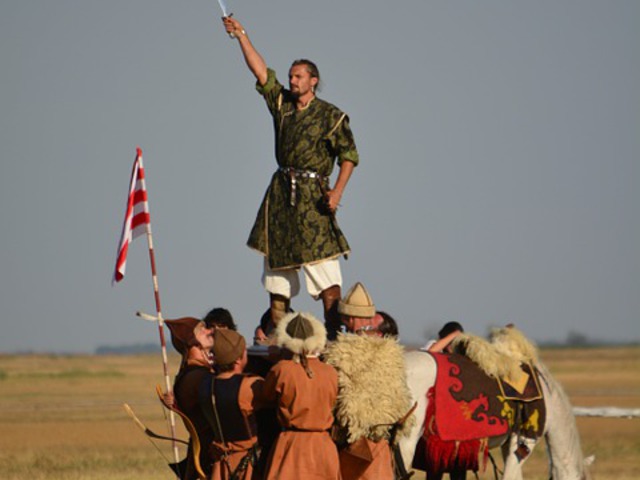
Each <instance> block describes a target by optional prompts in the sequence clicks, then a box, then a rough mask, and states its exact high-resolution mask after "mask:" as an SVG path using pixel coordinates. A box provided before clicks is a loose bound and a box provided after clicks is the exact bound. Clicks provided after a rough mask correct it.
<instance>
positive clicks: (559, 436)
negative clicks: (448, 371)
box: [399, 351, 591, 480]
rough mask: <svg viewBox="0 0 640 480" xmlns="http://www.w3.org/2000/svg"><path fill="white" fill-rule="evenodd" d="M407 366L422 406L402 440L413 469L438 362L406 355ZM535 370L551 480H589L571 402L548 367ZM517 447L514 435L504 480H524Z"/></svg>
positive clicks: (505, 446) (506, 444)
mask: <svg viewBox="0 0 640 480" xmlns="http://www.w3.org/2000/svg"><path fill="white" fill-rule="evenodd" d="M405 363H406V372H407V384H408V386H409V389H410V391H411V395H412V396H413V400H414V401H415V402H418V407H417V408H416V410H415V415H416V424H415V426H414V427H413V428H412V429H411V431H410V432H409V434H408V435H407V436H405V437H402V438H401V439H400V440H399V445H400V450H401V452H402V458H403V460H404V463H405V465H406V466H407V468H409V467H410V466H411V462H412V460H413V456H414V454H415V450H416V445H417V443H418V440H419V439H420V436H421V435H422V432H423V429H424V422H425V416H426V412H427V391H428V390H429V388H431V387H432V386H433V385H434V383H435V379H436V368H437V367H436V362H435V360H434V358H433V357H432V356H431V355H430V354H428V353H426V352H421V351H412V352H406V353H405ZM535 366H536V367H537V368H538V370H539V372H540V377H541V382H540V384H541V387H542V391H543V394H544V401H545V406H546V415H547V417H546V424H545V428H544V437H545V440H546V444H547V452H548V457H549V467H550V473H551V478H552V479H553V480H589V479H590V478H591V476H590V474H589V471H588V469H587V463H586V462H585V460H584V458H583V455H582V449H581V448H580V437H579V435H578V430H577V427H576V422H575V418H574V416H573V411H572V408H571V404H570V403H569V399H568V397H567V395H566V393H565V392H564V390H563V389H562V387H561V386H560V384H559V383H558V382H557V381H556V380H555V379H554V378H553V377H552V376H551V375H550V373H549V371H548V370H547V369H546V368H545V367H544V365H541V364H540V363H539V362H538V363H536V365H535ZM528 442H529V443H527V447H529V450H533V447H534V446H535V443H536V442H535V441H533V440H529V441H528ZM517 444H518V438H517V436H516V435H515V434H513V435H511V436H509V437H506V440H504V441H503V443H502V445H500V446H501V449H502V456H503V460H504V472H503V474H502V480H522V478H523V477H522V464H523V463H524V460H523V461H519V460H518V457H517V456H516V455H515V451H516V448H517V447H518V445H517ZM491 446H492V445H490V447H491Z"/></svg>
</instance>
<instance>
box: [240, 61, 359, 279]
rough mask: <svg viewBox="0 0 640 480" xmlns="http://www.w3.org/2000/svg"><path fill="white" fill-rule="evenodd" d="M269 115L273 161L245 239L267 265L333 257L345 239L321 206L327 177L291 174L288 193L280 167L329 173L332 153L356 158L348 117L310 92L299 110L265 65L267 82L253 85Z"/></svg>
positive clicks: (298, 263) (293, 264)
mask: <svg viewBox="0 0 640 480" xmlns="http://www.w3.org/2000/svg"><path fill="white" fill-rule="evenodd" d="M256 89H257V90H258V92H259V93H260V94H261V95H262V96H263V97H264V99H265V101H266V103H267V107H268V108H269V112H271V115H272V117H273V126H274V130H275V140H276V141H275V144H276V148H275V154H276V160H277V162H278V166H279V167H280V169H279V170H277V171H276V172H275V173H274V174H273V177H272V178H271V183H270V184H269V188H268V189H267V192H266V193H265V196H264V199H263V201H262V204H261V205H260V209H259V211H258V215H257V217H256V221H255V224H254V225H253V229H252V230H251V234H250V235H249V240H248V242H247V245H248V246H249V247H251V248H253V249H255V250H257V251H259V252H260V253H262V254H263V255H265V256H266V257H267V259H268V262H269V267H270V268H272V269H274V270H278V269H287V268H296V267H299V266H301V265H304V264H309V263H316V262H319V261H321V260H328V259H331V258H336V257H339V256H340V255H342V254H345V253H348V252H349V244H348V243H347V239H346V238H345V237H344V235H343V234H342V232H341V231H340V229H339V228H338V225H337V223H335V222H334V221H333V220H332V218H331V215H330V214H329V213H328V210H327V209H326V208H325V207H324V201H323V188H326V189H329V185H328V183H327V182H328V180H327V179H325V180H320V179H319V178H303V177H302V176H300V175H298V176H296V188H295V196H294V198H292V188H291V177H290V175H289V174H287V173H285V172H283V171H281V169H284V168H293V169H295V170H297V171H305V172H309V171H312V172H317V173H318V174H320V175H321V176H323V177H327V178H328V177H329V175H331V172H332V171H333V167H334V163H335V161H336V159H337V161H338V165H342V162H344V161H349V162H353V163H354V165H357V164H358V161H359V158H358V151H357V150H356V146H355V142H354V140H353V134H352V133H351V129H350V128H349V118H348V117H347V116H346V114H344V113H343V112H341V111H340V110H339V109H338V108H337V107H335V106H334V105H331V104H330V103H327V102H325V101H323V100H320V99H319V98H314V99H313V100H312V101H311V102H310V103H309V105H308V106H307V107H306V108H305V109H303V110H297V109H296V101H295V98H294V97H293V96H292V95H291V93H290V92H289V91H288V90H286V89H285V88H284V87H283V86H282V85H281V84H280V82H278V80H277V78H276V75H275V72H274V71H273V70H271V69H269V70H268V79H267V83H266V84H265V85H264V86H261V85H259V84H258V85H256ZM322 182H324V185H323V186H322V187H321V183H322Z"/></svg>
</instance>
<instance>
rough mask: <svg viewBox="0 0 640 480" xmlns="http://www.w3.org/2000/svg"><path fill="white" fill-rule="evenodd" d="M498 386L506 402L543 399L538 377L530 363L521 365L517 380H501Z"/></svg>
mask: <svg viewBox="0 0 640 480" xmlns="http://www.w3.org/2000/svg"><path fill="white" fill-rule="evenodd" d="M498 386H499V387H500V392H501V393H502V396H503V397H504V399H505V400H517V401H520V402H533V401H534V400H540V399H541V398H542V389H541V388H540V383H539V382H538V375H537V374H536V372H535V369H534V368H533V367H532V366H531V365H530V364H528V363H523V364H522V365H521V370H520V372H519V375H518V376H517V378H499V379H498Z"/></svg>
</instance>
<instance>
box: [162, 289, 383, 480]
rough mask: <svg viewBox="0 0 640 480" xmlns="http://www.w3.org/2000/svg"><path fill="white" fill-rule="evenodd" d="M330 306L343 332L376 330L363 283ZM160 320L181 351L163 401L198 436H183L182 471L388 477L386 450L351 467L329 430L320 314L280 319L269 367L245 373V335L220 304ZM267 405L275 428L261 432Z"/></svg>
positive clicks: (188, 475)
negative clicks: (201, 314)
mask: <svg viewBox="0 0 640 480" xmlns="http://www.w3.org/2000/svg"><path fill="white" fill-rule="evenodd" d="M216 312H217V314H216V315H212V313H216ZM338 312H339V314H340V316H341V320H342V322H343V323H344V325H345V326H346V328H347V329H348V331H349V333H346V335H349V334H351V333H354V334H355V333H356V332H358V333H360V334H362V335H366V336H373V337H380V336H382V333H381V332H380V327H382V326H383V324H385V320H384V319H383V318H382V317H381V316H379V315H378V313H377V312H376V310H375V305H374V304H373V302H372V300H371V297H370V296H369V294H368V292H367V290H366V289H365V287H364V286H363V285H362V284H360V283H357V284H356V285H355V286H354V287H353V288H352V289H351V290H350V291H349V293H348V294H347V295H346V296H345V298H344V299H341V300H340V301H339V305H338ZM388 318H391V317H388ZM391 320H393V319H391ZM165 323H166V325H167V327H168V328H169V331H170V333H171V341H172V344H173V346H174V347H175V348H176V350H177V351H178V352H179V353H181V355H182V362H181V367H180V370H179V373H178V375H177V376H176V379H175V383H174V390H173V398H170V399H169V402H171V403H173V406H174V407H175V408H176V409H178V410H179V411H180V412H181V413H183V414H184V416H185V417H186V418H187V419H188V420H187V421H190V422H191V424H192V425H193V427H194V431H195V432H196V436H197V439H192V441H191V442H190V446H189V450H188V454H187V462H186V465H185V470H184V471H183V472H181V478H183V479H189V480H191V479H195V478H202V477H203V476H204V477H205V478H207V479H214V480H229V479H238V480H239V479H251V478H265V479H269V480H271V479H283V480H287V479H302V478H305V479H307V478H309V479H327V480H328V479H340V478H342V479H344V480H350V479H356V478H359V479H367V478H371V479H372V478H377V479H380V480H385V479H388V480H391V479H393V478H394V476H393V475H394V474H393V465H392V463H391V455H390V453H389V452H388V451H387V452H381V455H378V457H379V459H382V461H383V463H384V465H382V467H381V465H380V462H377V463H376V460H375V458H374V459H372V461H371V462H370V463H371V468H370V469H369V471H368V473H367V468H364V469H363V468H360V469H354V468H353V467H352V466H350V465H349V458H350V457H344V456H342V455H340V454H339V450H338V447H337V446H336V443H335V442H334V438H333V436H332V427H333V426H334V411H335V409H336V402H337V396H338V372H337V370H336V368H334V366H332V365H330V364H328V363H326V362H325V361H323V359H322V358H321V354H322V353H323V352H324V351H325V348H326V346H327V331H326V328H325V325H324V324H323V322H321V321H319V320H318V319H316V318H315V317H314V316H312V315H311V314H308V313H296V312H292V313H288V314H286V315H285V316H284V317H282V318H279V319H278V320H277V324H276V326H275V330H274V331H273V333H272V334H271V336H270V340H272V341H271V342H270V343H271V345H272V347H276V348H277V349H278V351H277V353H276V354H275V355H274V352H273V350H272V352H271V356H270V360H271V362H272V366H271V367H270V369H269V371H268V373H267V374H266V375H265V376H264V377H261V376H258V375H255V374H252V373H248V372H246V371H245V370H246V368H247V365H248V362H249V359H248V355H247V343H246V341H245V339H244V337H243V336H242V335H241V334H239V333H238V332H237V331H236V330H235V324H234V322H233V320H232V318H231V315H230V314H229V312H228V311H226V310H225V309H214V310H213V311H212V312H210V314H208V315H207V316H206V317H205V319H204V320H199V319H196V318H192V317H186V318H180V319H176V320H166V322H165ZM387 328H389V327H387ZM268 411H271V412H275V418H276V419H277V426H276V431H275V432H273V431H266V432H261V431H260V428H261V427H262V426H264V428H266V429H267V430H269V429H270V426H269V422H268V421H267V422H266V423H265V422H264V421H262V422H261V417H260V413H261V412H268ZM264 419H265V417H262V420H264ZM194 441H197V443H198V444H199V448H196V446H195V445H194ZM385 448H386V449H387V450H388V444H385ZM345 458H346V460H345ZM367 467H368V466H367ZM353 472H358V474H357V476H356V475H355V474H354V473H353ZM374 472H375V473H374ZM381 472H383V474H382V476H381Z"/></svg>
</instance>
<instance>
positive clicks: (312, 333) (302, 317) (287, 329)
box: [275, 312, 327, 355]
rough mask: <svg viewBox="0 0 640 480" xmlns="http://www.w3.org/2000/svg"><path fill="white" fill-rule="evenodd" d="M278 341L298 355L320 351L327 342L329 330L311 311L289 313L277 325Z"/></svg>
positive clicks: (279, 344) (278, 343) (280, 345)
mask: <svg viewBox="0 0 640 480" xmlns="http://www.w3.org/2000/svg"><path fill="white" fill-rule="evenodd" d="M275 336H276V343H277V345H278V346H279V347H284V348H286V349H287V350H290V351H292V352H293V353H295V354H297V355H305V354H314V353H320V352H321V351H322V350H324V347H325V345H326V343H327V330H326V328H325V327H324V325H323V324H322V322H321V321H320V320H318V319H317V318H315V317H314V316H313V315H311V314H310V313H298V312H294V313H289V314H287V315H285V316H284V317H283V318H282V320H280V322H278V326H277V327H276V335H275Z"/></svg>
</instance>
